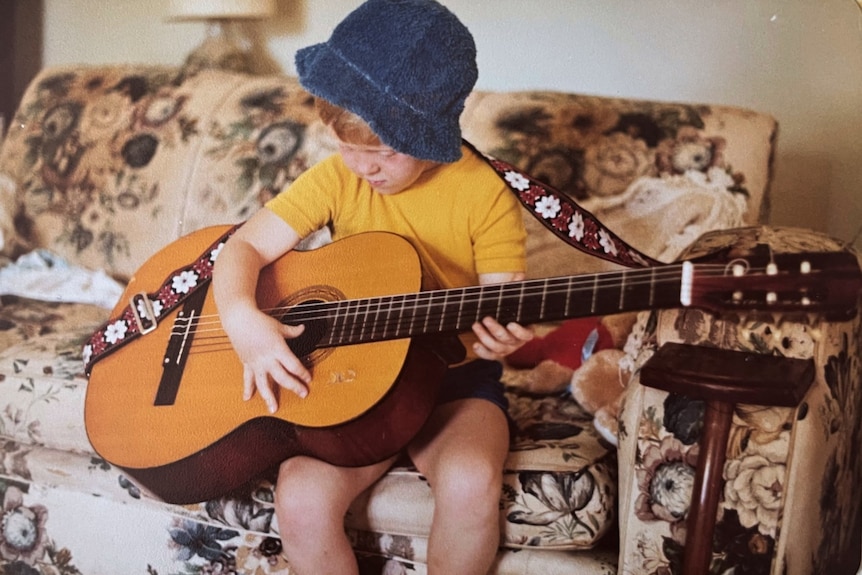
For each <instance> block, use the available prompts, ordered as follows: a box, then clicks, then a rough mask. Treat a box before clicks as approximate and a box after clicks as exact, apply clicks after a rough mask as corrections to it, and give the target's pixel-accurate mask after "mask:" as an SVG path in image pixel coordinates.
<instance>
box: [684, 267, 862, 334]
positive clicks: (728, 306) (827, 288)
mask: <svg viewBox="0 0 862 575" xmlns="http://www.w3.org/2000/svg"><path fill="white" fill-rule="evenodd" d="M691 268H692V281H691V294H690V300H691V305H692V306H694V307H701V308H704V309H708V310H711V311H717V312H722V311H724V312H726V311H742V310H746V311H759V312H801V313H810V314H817V315H819V316H821V317H823V318H824V319H825V320H827V321H846V320H849V319H852V318H853V317H854V316H855V315H856V313H857V311H858V310H857V308H858V306H859V295H860V293H862V271H860V269H859V262H858V260H857V259H856V256H855V255H854V254H852V253H848V252H815V253H798V254H772V255H770V256H769V257H768V258H761V257H746V258H740V259H735V260H732V261H730V262H721V263H718V262H715V263H710V262H706V261H704V262H698V263H693V264H691Z"/></svg>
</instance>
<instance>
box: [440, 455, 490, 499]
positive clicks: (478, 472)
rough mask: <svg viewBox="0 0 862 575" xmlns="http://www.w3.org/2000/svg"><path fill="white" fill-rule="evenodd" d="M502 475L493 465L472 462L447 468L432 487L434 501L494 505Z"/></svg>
mask: <svg viewBox="0 0 862 575" xmlns="http://www.w3.org/2000/svg"><path fill="white" fill-rule="evenodd" d="M502 483H503V475H502V471H501V470H500V469H498V468H497V467H496V466H495V465H491V464H490V463H487V462H482V461H476V460H472V461H469V462H467V464H466V465H460V466H458V465H453V466H451V467H447V470H446V471H445V472H444V473H441V474H440V476H439V477H438V485H436V486H434V485H432V489H434V492H435V499H440V500H445V501H448V502H451V503H453V504H454V505H462V506H468V507H469V506H470V504H471V503H472V504H474V505H475V504H477V503H478V502H480V501H483V500H489V501H492V502H493V504H494V505H496V503H497V501H499V498H500V490H501V488H502Z"/></svg>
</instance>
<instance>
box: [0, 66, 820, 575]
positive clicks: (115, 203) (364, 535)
mask: <svg viewBox="0 0 862 575" xmlns="http://www.w3.org/2000/svg"><path fill="white" fill-rule="evenodd" d="M463 125H464V134H465V137H466V138H467V139H468V140H470V141H471V142H472V143H473V144H474V145H476V146H477V147H478V148H479V149H481V150H483V151H485V152H488V153H490V154H492V155H495V156H497V157H499V158H500V159H502V160H506V161H508V162H511V163H513V164H515V165H517V166H518V167H520V168H522V169H525V170H527V171H529V172H530V173H532V174H533V175H535V176H539V177H540V178H542V179H543V180H545V181H547V182H549V183H550V184H552V185H554V186H556V187H557V188H558V189H560V190H561V191H562V192H563V193H566V194H568V195H569V196H571V197H572V198H575V199H576V200H577V201H579V202H580V203H581V204H582V205H583V206H585V207H586V208H587V209H589V210H591V211H592V212H593V213H594V214H596V215H597V216H598V217H599V218H600V219H601V221H602V223H603V224H605V225H607V226H609V227H611V229H613V230H614V231H615V232H617V233H618V234H619V235H621V236H622V237H623V238H624V239H625V240H627V241H629V242H630V243H632V244H633V245H634V246H635V247H637V248H638V249H640V250H642V251H644V252H646V253H647V254H648V255H651V256H653V257H656V258H659V259H661V260H663V261H671V260H673V259H675V258H676V257H677V256H678V255H679V253H681V252H682V251H683V250H684V249H685V248H686V247H687V246H688V245H689V244H690V243H691V242H692V241H693V240H694V239H695V238H697V237H698V236H700V235H701V234H702V233H703V232H706V231H709V230H712V229H726V228H730V227H736V226H739V225H743V224H754V223H757V222H760V221H762V220H763V219H764V218H765V216H766V214H767V211H768V204H769V200H768V195H767V192H768V176H769V162H770V156H771V151H772V144H773V138H774V135H775V130H776V124H775V121H774V120H773V119H772V118H770V117H769V116H766V115H763V114H757V113H754V112H750V111H747V110H740V109H735V108H727V107H720V106H706V105H687V104H675V103H660V102H643V101H634V100H619V99H612V98H601V97H592V96H580V95H574V94H562V93H554V92H521V93H502V92H501V93H490V92H477V93H475V94H473V95H472V96H471V97H470V99H469V100H468V103H467V109H466V110H465V113H464V116H463ZM332 150H333V147H332V142H331V141H330V140H329V138H328V137H327V135H326V133H325V130H323V129H322V128H321V126H320V125H319V123H318V122H317V121H316V119H315V115H314V112H313V108H312V103H311V100H310V98H309V97H308V95H307V94H306V93H305V92H303V91H302V90H301V89H300V88H299V85H298V83H297V81H296V79H294V78H289V77H284V76H270V77H254V78H252V77H246V76H241V75H236V74H229V73H222V72H202V73H200V74H196V75H193V76H191V77H181V76H180V75H178V71H177V70H174V69H169V68H161V67H147V66H105V67H78V68H62V69H49V70H45V71H44V72H43V73H42V74H40V76H39V77H38V78H36V79H35V80H34V81H33V83H32V84H31V86H30V88H29V89H28V92H27V94H26V95H25V97H24V100H23V101H22V103H21V105H20V107H19V110H18V112H17V115H16V117H15V121H14V122H12V123H11V126H10V130H9V134H8V136H7V138H6V140H5V141H4V142H3V143H2V148H0V239H2V241H0V257H4V258H6V259H7V260H12V259H14V258H16V257H17V256H19V255H20V254H23V253H26V252H28V251H30V250H33V249H49V250H51V251H52V252H55V253H56V254H58V256H59V257H63V258H65V259H66V260H68V261H69V262H71V263H72V264H75V265H80V266H85V267H87V268H90V269H93V270H104V271H106V272H107V273H109V274H110V275H112V276H114V277H116V278H120V279H124V278H128V277H129V276H131V275H132V274H133V273H134V271H135V270H136V269H137V267H138V266H139V265H140V264H141V263H142V261H143V260H144V259H145V258H146V257H148V256H149V255H151V254H152V253H153V252H154V251H155V250H156V249H157V248H160V247H162V246H164V245H166V244H167V243H169V242H170V241H172V240H174V239H176V238H178V237H180V236H182V235H183V234H185V233H188V232H190V231H193V230H195V229H198V228H200V227H202V226H206V225H210V224H224V223H233V222H238V221H241V220H243V219H245V218H246V217H248V216H249V215H250V214H251V213H253V212H254V210H256V209H258V208H259V207H260V205H261V204H262V203H263V202H264V201H266V200H267V199H269V198H270V197H271V196H272V195H273V194H275V193H277V191H278V190H279V189H281V188H282V187H283V186H285V185H287V184H289V183H290V182H291V181H292V180H293V179H294V178H296V177H297V175H298V174H300V173H301V172H302V171H303V170H304V169H306V168H307V167H308V166H310V165H312V164H313V163H315V162H316V161H318V160H319V159H321V158H322V157H324V156H326V155H328V154H329V153H331V151H332ZM537 205H538V204H537ZM524 218H525V222H527V225H528V229H529V230H530V235H529V240H528V242H529V243H528V267H529V273H530V275H531V276H532V277H541V276H548V275H560V274H574V273H582V272H586V271H599V270H604V269H607V268H608V267H609V266H612V264H608V263H607V262H606V261H604V260H598V259H596V258H591V257H587V256H585V255H583V254H581V253H580V252H577V251H576V250H574V249H573V248H571V247H569V246H567V245H566V244H565V243H563V242H561V241H559V239H557V238H555V237H552V235H551V233H550V232H549V231H548V230H547V229H545V228H544V227H543V226H541V225H539V224H538V220H536V219H535V218H534V217H533V216H532V215H531V214H530V213H529V212H528V210H527V209H525V211H524ZM585 233H588V234H591V235H590V237H595V238H598V237H600V236H601V230H600V229H592V230H586V232H585ZM320 241H325V238H321V239H320ZM0 304H2V305H0V423H2V427H0V435H2V438H3V443H2V449H3V454H2V458H0V462H1V463H2V464H0V495H2V497H3V499H2V501H3V508H2V514H3V517H2V520H0V565H3V566H4V568H6V567H7V566H8V569H18V570H19V571H20V572H27V573H30V572H33V571H36V572H41V573H78V572H81V573H87V574H89V573H116V572H143V571H145V570H146V571H147V572H150V573H159V574H162V575H164V574H166V573H170V574H174V573H229V572H237V573H255V574H266V573H289V566H287V565H286V563H285V562H284V559H283V558H282V557H281V553H280V544H279V540H278V537H277V534H278V526H277V524H276V522H275V519H274V514H273V508H272V486H271V483H270V482H269V481H268V478H262V479H261V482H260V483H257V484H256V486H255V487H254V488H253V489H251V490H250V491H248V492H243V493H240V494H233V495H231V496H226V497H224V498H221V499H218V500H213V501H207V502H202V503H200V504H196V505H188V506H177V505H168V504H165V503H163V502H160V501H158V500H156V499H154V498H152V497H151V496H149V495H148V494H146V493H144V492H142V491H141V490H140V489H139V488H138V487H137V486H136V485H135V484H134V483H133V482H131V481H129V479H128V478H127V477H126V476H125V474H124V473H123V472H122V471H121V470H118V469H115V468H113V467H112V466H111V465H110V464H108V463H107V462H105V461H104V460H102V459H101V458H100V457H99V456H98V455H97V454H96V453H94V452H93V451H92V448H91V447H90V445H89V442H88V441H87V437H86V432H85V429H84V426H83V405H84V396H85V393H86V380H85V378H84V377H83V374H82V366H81V362H80V354H81V344H82V342H83V341H84V339H85V338H86V337H88V336H89V335H90V334H91V333H92V331H93V330H94V329H95V328H96V327H97V326H98V325H99V324H100V323H101V322H102V321H104V320H105V319H107V315H108V312H107V311H105V310H102V309H100V308H97V307H95V306H91V305H84V304H65V303H63V304H61V303H56V302H39V301H35V300H32V299H27V298H24V297H20V296H10V295H6V296H2V300H0ZM661 317H668V316H667V315H662V316H661ZM662 325H664V324H662ZM656 329H657V327H656V326H655V325H653V326H652V327H651V330H647V332H648V333H647V335H650V336H652V335H653V334H654V333H655V330H656ZM524 376H525V374H524V373H522V372H518V371H516V370H511V369H509V370H507V373H506V383H507V384H508V388H507V393H508V394H509V399H510V403H511V413H512V416H513V418H514V419H515V421H516V423H517V435H516V437H515V440H514V442H513V444H512V449H511V452H510V457H509V460H508V462H507V470H506V475H505V478H504V482H505V487H504V491H503V495H502V498H501V502H500V510H501V512H500V525H501V544H502V547H501V551H500V554H499V555H498V558H497V562H496V564H495V568H494V571H493V572H494V573H496V574H498V575H499V574H505V573H513V574H514V573H525V572H531V573H547V574H550V575H554V574H558V573H559V574H562V573H572V572H584V573H613V572H615V571H616V563H617V552H618V549H617V547H616V545H615V543H614V540H615V539H616V537H615V533H614V531H615V530H616V527H617V525H618V524H619V527H620V529H621V530H622V531H625V530H626V529H628V528H629V526H627V525H625V523H627V522H629V521H632V526H631V529H634V525H635V523H634V521H635V520H633V519H631V517H630V516H631V513H630V512H629V507H628V503H629V501H628V500H627V497H628V493H629V491H631V486H632V484H631V482H630V481H629V480H630V477H629V475H627V474H626V473H625V471H626V470H625V469H622V468H621V469H620V470H619V471H618V464H617V457H618V456H617V453H616V452H615V450H614V449H613V448H612V447H611V446H610V445H608V444H607V443H606V442H604V441H603V440H602V439H601V438H600V436H599V434H598V433H597V432H596V431H595V430H594V429H593V427H592V424H591V416H590V415H589V414H587V413H585V412H584V411H583V410H582V409H581V408H580V407H579V406H578V405H577V404H576V403H575V402H574V401H572V399H571V397H570V396H568V395H567V394H560V395H556V396H538V395H531V394H528V393H526V392H524V391H523V387H522V386H521V385H520V383H521V381H522V378H523V377H524ZM629 405H634V400H632V401H631V402H630V403H629ZM832 408H834V405H833V406H832ZM823 409H826V407H824V408H823ZM627 429H629V430H632V429H637V426H636V425H634V424H629V425H628V427H627ZM630 437H632V438H633V437H635V436H634V435H631V436H630ZM627 446H628V444H624V445H623V448H624V449H623V451H621V453H624V454H627V452H626V451H625V449H626V448H627ZM745 470H747V468H745V469H743V468H740V473H742V474H743V475H744V473H743V472H744V471H745ZM621 473H622V476H621V477H618V475H620V474H621ZM619 486H623V487H625V490H624V491H623V492H619ZM431 505H432V502H431V498H430V491H429V490H428V488H427V484H426V482H425V481H424V478H422V477H421V476H420V475H419V474H418V473H417V472H416V471H415V470H414V469H412V468H411V467H409V466H398V467H396V468H395V469H393V470H392V472H391V473H389V474H388V475H387V476H386V477H385V478H384V479H383V480H382V481H381V482H379V483H378V484H377V485H375V486H374V488H373V489H372V490H371V491H369V492H368V493H367V494H365V495H364V496H363V497H362V498H361V499H360V500H358V501H357V502H356V504H355V505H354V506H353V507H352V508H351V511H350V513H349V515H348V517H347V521H346V528H347V530H348V533H349V534H350V537H351V539H352V541H353V543H354V546H355V548H356V549H357V551H358V552H359V555H360V558H361V563H362V565H363V573H383V572H385V573H408V572H410V573H414V572H415V573H423V572H425V566H424V561H425V547H426V537H427V534H428V529H429V525H430V513H431V510H432V507H431ZM737 508H739V506H737ZM619 510H623V513H622V515H620V514H619ZM738 515H739V514H738ZM749 515H750V514H749ZM749 515H745V517H746V518H748V517H749ZM739 517H743V515H739ZM82 518H85V519H86V520H87V525H88V528H87V529H86V530H82V529H80V528H79V526H80V524H81V520H82ZM618 520H619V521H618ZM743 520H747V519H740V521H743ZM637 521H641V519H637ZM11 527H15V529H14V530H13V529H11ZM649 527H651V528H652V527H655V526H654V525H649ZM645 530H648V529H646V528H645ZM644 541H646V539H644ZM108 542H109V543H108ZM622 551H624V552H625V553H627V555H626V566H628V565H629V564H631V559H630V557H629V552H630V550H629V549H628V548H624V549H623V550H622ZM630 555H632V556H634V555H636V553H634V552H631V553H630ZM626 569H628V567H626ZM626 572H628V571H626ZM631 572H651V571H643V570H638V569H634V570H632V571H631Z"/></svg>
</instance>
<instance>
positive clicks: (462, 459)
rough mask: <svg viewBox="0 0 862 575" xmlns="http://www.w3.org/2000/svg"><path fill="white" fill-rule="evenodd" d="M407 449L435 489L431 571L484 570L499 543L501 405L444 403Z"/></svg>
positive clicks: (479, 573)
mask: <svg viewBox="0 0 862 575" xmlns="http://www.w3.org/2000/svg"><path fill="white" fill-rule="evenodd" d="M408 451H409V454H410V456H411V457H412V458H413V462H414V463H415V464H416V466H417V467H418V468H419V470H420V472H421V473H423V474H424V475H425V477H427V478H428V482H429V484H430V485H431V489H432V491H433V493H434V520H433V523H432V526H431V536H430V538H429V541H428V573H429V575H450V574H452V573H458V574H459V575H485V574H486V573H487V572H488V570H489V569H490V567H491V565H492V563H493V561H494V557H495V556H496V553H497V548H498V547H499V544H500V520H499V517H500V511H499V505H500V492H501V489H502V482H503V464H504V463H505V461H506V456H507V454H508V452H509V427H508V421H507V420H506V416H505V415H504V413H503V411H502V410H501V409H500V408H499V407H497V406H496V405H494V404H493V403H491V402H489V401H486V400H483V399H463V400H458V401H453V402H450V403H445V404H443V405H441V406H439V407H438V408H437V409H436V411H435V413H434V415H433V416H432V417H431V419H430V420H429V422H428V424H427V425H426V426H425V428H424V429H423V431H422V432H421V433H420V435H419V436H418V437H417V438H416V439H415V440H414V441H413V442H412V444H411V446H410V448H409V450H408Z"/></svg>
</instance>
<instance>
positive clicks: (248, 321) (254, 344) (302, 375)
mask: <svg viewBox="0 0 862 575" xmlns="http://www.w3.org/2000/svg"><path fill="white" fill-rule="evenodd" d="M236 321H241V322H242V326H243V328H242V330H241V333H242V334H243V335H242V337H241V338H238V339H237V340H236V341H234V340H232V342H231V343H232V344H233V346H234V349H235V350H236V352H237V355H239V358H240V360H241V361H242V365H243V399H244V400H245V401H248V400H250V399H251V398H252V397H253V396H254V392H255V390H257V392H258V393H259V394H260V397H261V399H263V401H264V403H266V406H267V409H269V412H270V413H275V411H276V410H277V409H278V399H277V397H276V393H275V388H274V387H273V385H278V386H280V387H283V388H284V389H286V390H288V391H291V392H293V393H295V394H296V395H298V396H299V397H305V396H306V395H308V387H307V384H308V383H309V382H310V381H311V373H310V372H309V371H308V369H306V367H305V365H303V363H302V362H301V361H300V360H299V359H298V358H297V357H296V355H294V354H293V352H292V351H291V350H290V348H289V347H288V346H287V344H286V343H285V339H290V338H294V337H297V336H299V335H300V334H301V333H302V332H303V330H304V327H303V326H291V325H284V324H282V323H281V322H279V321H278V320H277V319H275V318H273V317H270V316H268V315H266V314H264V313H262V312H259V311H255V312H251V313H246V314H244V315H243V316H242V318H241V319H240V318H237V319H236ZM232 333H236V330H234V331H232Z"/></svg>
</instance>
